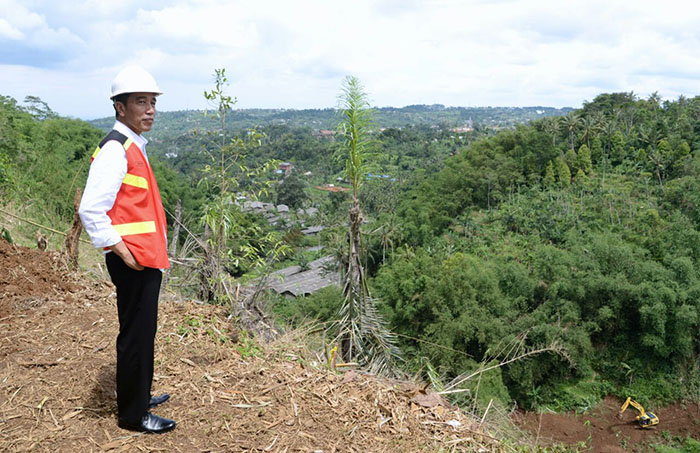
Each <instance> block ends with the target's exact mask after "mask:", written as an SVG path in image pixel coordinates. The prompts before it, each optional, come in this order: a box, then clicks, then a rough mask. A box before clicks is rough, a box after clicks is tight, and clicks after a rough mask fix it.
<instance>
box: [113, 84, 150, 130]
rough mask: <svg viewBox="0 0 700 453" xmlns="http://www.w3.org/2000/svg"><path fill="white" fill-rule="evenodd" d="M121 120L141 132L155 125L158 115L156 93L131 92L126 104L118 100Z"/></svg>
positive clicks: (118, 111) (130, 127)
mask: <svg viewBox="0 0 700 453" xmlns="http://www.w3.org/2000/svg"><path fill="white" fill-rule="evenodd" d="M116 106H117V113H118V114H119V121H121V122H122V123H124V124H126V125H127V126H129V129H131V130H132V131H134V132H136V133H137V134H141V133H142V132H148V131H150V130H151V127H153V120H154V118H155V116H156V95H155V94H153V93H131V94H129V97H128V98H127V100H126V105H124V104H122V103H121V102H117V104H116Z"/></svg>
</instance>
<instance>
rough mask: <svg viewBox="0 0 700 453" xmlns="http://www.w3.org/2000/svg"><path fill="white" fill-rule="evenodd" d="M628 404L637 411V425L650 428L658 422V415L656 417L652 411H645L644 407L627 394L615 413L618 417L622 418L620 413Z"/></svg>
mask: <svg viewBox="0 0 700 453" xmlns="http://www.w3.org/2000/svg"><path fill="white" fill-rule="evenodd" d="M630 405H631V406H632V407H634V408H635V409H637V410H638V411H639V415H637V421H638V422H639V426H641V427H642V428H651V427H652V426H655V425H658V424H659V417H657V416H656V414H654V413H653V412H649V411H645V410H644V407H643V406H642V405H641V404H639V403H638V402H636V401H634V400H633V399H632V398H631V397H629V396H628V397H627V399H626V400H625V404H623V405H622V407H621V408H620V413H619V414H617V416H618V418H622V414H623V413H624V412H625V411H626V410H627V408H628V407H629V406H630Z"/></svg>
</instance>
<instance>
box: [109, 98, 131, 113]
mask: <svg viewBox="0 0 700 453" xmlns="http://www.w3.org/2000/svg"><path fill="white" fill-rule="evenodd" d="M130 94H131V93H122V94H118V95H116V96H114V97H113V98H112V101H113V102H114V116H115V118H116V119H119V112H118V111H117V102H121V103H122V104H123V105H124V106H125V107H126V102H127V101H128V99H129V95H130Z"/></svg>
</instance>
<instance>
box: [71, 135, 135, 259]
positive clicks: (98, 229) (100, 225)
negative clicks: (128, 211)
mask: <svg viewBox="0 0 700 453" xmlns="http://www.w3.org/2000/svg"><path fill="white" fill-rule="evenodd" d="M126 168H127V161H126V151H124V147H123V146H122V145H121V144H120V143H119V142H117V141H115V140H112V141H109V142H107V143H105V144H104V146H102V149H101V150H100V152H99V153H98V154H97V156H96V157H95V160H94V161H93V162H92V164H91V165H90V173H89V175H88V179H87V183H86V184H85V192H84V193H83V198H82V200H81V202H80V208H79V209H78V214H79V215H80V220H81V221H82V222H83V226H84V227H85V231H86V232H87V234H88V236H89V237H90V240H91V241H92V245H94V246H95V247H109V246H112V245H114V244H117V243H119V242H120V241H121V240H122V238H121V236H120V235H119V233H117V230H115V229H114V227H113V226H112V221H111V220H110V218H109V216H108V215H107V212H108V211H109V210H110V209H112V206H114V200H116V198H117V193H118V192H119V188H120V187H121V185H122V181H123V180H124V177H125V176H126Z"/></svg>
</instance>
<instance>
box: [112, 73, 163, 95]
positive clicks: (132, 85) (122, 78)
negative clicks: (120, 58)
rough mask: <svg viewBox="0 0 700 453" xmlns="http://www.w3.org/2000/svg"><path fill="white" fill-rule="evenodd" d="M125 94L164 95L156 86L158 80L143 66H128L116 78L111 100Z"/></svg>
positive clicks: (113, 82) (113, 83)
mask: <svg viewBox="0 0 700 453" xmlns="http://www.w3.org/2000/svg"><path fill="white" fill-rule="evenodd" d="M123 93H155V94H156V95H160V94H163V92H162V91H160V88H158V85H157V84H156V79H154V78H153V76H152V75H151V74H150V73H149V72H148V71H146V70H145V69H143V68H142V67H141V66H127V67H126V68H124V69H122V70H121V71H119V74H117V76H116V77H115V78H114V80H113V81H112V95H111V96H110V99H113V98H114V97H115V96H117V95H120V94H123Z"/></svg>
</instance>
